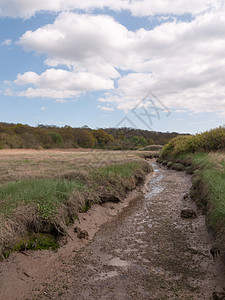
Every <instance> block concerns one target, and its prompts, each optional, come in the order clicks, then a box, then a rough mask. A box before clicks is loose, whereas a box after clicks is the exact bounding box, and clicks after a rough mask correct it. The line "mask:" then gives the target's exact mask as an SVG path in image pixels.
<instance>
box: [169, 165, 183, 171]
mask: <svg viewBox="0 0 225 300" xmlns="http://www.w3.org/2000/svg"><path fill="white" fill-rule="evenodd" d="M172 169H173V170H176V171H184V170H185V167H184V166H183V165H182V164H180V163H175V164H173V166H172Z"/></svg>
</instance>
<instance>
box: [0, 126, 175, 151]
mask: <svg viewBox="0 0 225 300" xmlns="http://www.w3.org/2000/svg"><path fill="white" fill-rule="evenodd" d="M178 135H179V134H178V133H176V132H172V133H169V132H166V133H165V132H155V131H148V130H138V129H133V128H106V129H91V128H89V127H87V126H83V127H81V128H72V127H70V126H67V125H66V126H64V127H57V126H54V125H38V126H37V127H32V126H29V125H23V124H20V123H18V124H13V123H3V122H2V123H0V149H7V148H31V149H42V148H43V149H51V148H79V147H82V148H99V149H112V150H123V149H139V148H143V147H145V146H148V145H164V144H166V143H168V142H169V140H170V139H171V138H174V137H176V136H178Z"/></svg>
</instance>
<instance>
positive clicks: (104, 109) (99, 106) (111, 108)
mask: <svg viewBox="0 0 225 300" xmlns="http://www.w3.org/2000/svg"><path fill="white" fill-rule="evenodd" d="M97 108H99V109H101V110H103V111H114V108H113V107H108V106H101V105H98V106H97Z"/></svg>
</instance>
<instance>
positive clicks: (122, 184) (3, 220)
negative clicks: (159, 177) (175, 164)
mask: <svg viewBox="0 0 225 300" xmlns="http://www.w3.org/2000/svg"><path fill="white" fill-rule="evenodd" d="M144 155H145V154H143V152H142V153H141V154H140V152H134V151H126V152H123V151H73V150H71V151H69V150H67V151H62V150H2V151H0V204H1V205H0V254H1V253H6V252H7V253H8V252H9V251H10V249H12V248H13V247H14V248H15V249H17V248H18V247H17V246H15V245H16V243H17V244H18V243H19V244H21V238H24V239H26V241H27V234H28V233H29V236H32V239H33V238H34V234H38V235H39V236H40V233H42V234H49V233H54V234H56V235H57V234H65V232H66V226H67V225H68V224H69V223H71V222H73V220H74V219H75V218H76V216H77V214H78V212H85V211H86V210H88V209H89V208H90V207H91V205H92V204H94V203H99V204H101V203H104V202H106V201H115V202H116V201H120V200H121V199H122V198H123V197H124V196H125V195H126V193H127V192H129V191H131V190H133V189H135V188H136V186H137V185H138V184H141V183H143V182H144V179H145V175H146V174H147V173H148V172H149V171H150V170H151V169H150V166H149V164H148V163H147V162H146V160H144V159H143V158H142V157H143V156H144ZM148 155H149V154H148ZM141 156H142V157H141ZM45 239H46V237H45ZM26 243H27V244H29V243H31V242H26ZM22 248H23V247H22Z"/></svg>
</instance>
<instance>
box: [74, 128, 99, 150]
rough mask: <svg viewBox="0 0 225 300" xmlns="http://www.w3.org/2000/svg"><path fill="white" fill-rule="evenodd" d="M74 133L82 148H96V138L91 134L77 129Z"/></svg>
mask: <svg viewBox="0 0 225 300" xmlns="http://www.w3.org/2000/svg"><path fill="white" fill-rule="evenodd" d="M74 132H75V140H76V142H77V144H78V145H79V146H80V147H82V148H94V146H95V138H94V136H93V134H92V133H91V132H89V131H87V130H86V129H81V128H76V129H75V130H74Z"/></svg>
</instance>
